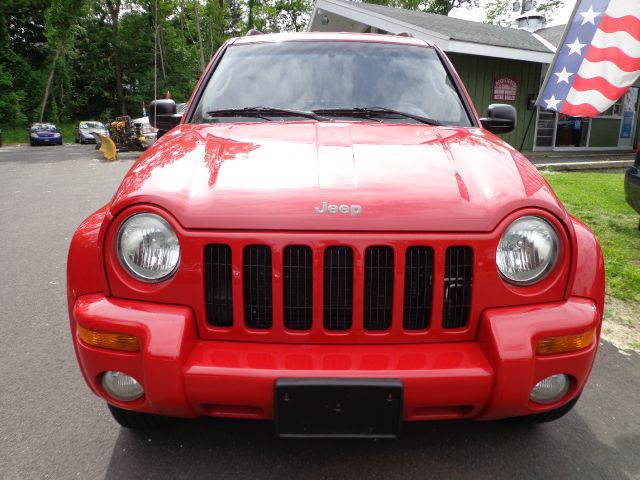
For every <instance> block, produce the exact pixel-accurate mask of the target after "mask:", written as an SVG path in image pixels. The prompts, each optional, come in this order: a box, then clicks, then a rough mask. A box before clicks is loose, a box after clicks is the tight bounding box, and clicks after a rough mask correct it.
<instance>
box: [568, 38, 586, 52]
mask: <svg viewBox="0 0 640 480" xmlns="http://www.w3.org/2000/svg"><path fill="white" fill-rule="evenodd" d="M567 47H569V50H571V51H570V52H569V55H573V54H574V53H577V54H578V55H580V56H582V49H583V48H584V47H586V44H584V43H580V39H579V38H578V37H576V39H575V41H574V42H573V43H567Z"/></svg>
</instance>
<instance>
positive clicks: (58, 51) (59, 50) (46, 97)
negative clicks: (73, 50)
mask: <svg viewBox="0 0 640 480" xmlns="http://www.w3.org/2000/svg"><path fill="white" fill-rule="evenodd" d="M64 44H65V37H64V36H63V37H62V38H61V39H60V41H59V42H58V48H56V54H55V56H54V57H53V63H52V64H51V71H50V72H49V77H48V78H47V85H46V86H45V88H44V96H43V97H42V108H41V109H40V120H39V121H40V122H42V119H43V118H44V111H45V110H46V108H47V102H48V101H49V94H50V93H51V84H52V83H53V74H54V73H55V71H56V65H57V63H58V59H59V58H60V55H62V52H63V51H64Z"/></svg>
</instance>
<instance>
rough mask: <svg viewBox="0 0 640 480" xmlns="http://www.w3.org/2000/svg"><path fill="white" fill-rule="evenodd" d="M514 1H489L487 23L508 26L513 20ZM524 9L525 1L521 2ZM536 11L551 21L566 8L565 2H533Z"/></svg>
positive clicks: (544, 0)
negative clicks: (559, 11)
mask: <svg viewBox="0 0 640 480" xmlns="http://www.w3.org/2000/svg"><path fill="white" fill-rule="evenodd" d="M512 4H513V1H512V0H489V2H487V5H486V7H485V22H486V23H493V24H494V25H502V26H508V25H510V24H511V20H512V10H511V5H512ZM521 5H522V6H523V8H524V0H522V1H521ZM533 6H534V7H535V9H536V10H537V11H538V12H540V13H542V14H544V15H545V16H546V17H547V19H550V18H551V17H553V15H555V14H556V13H557V11H558V10H559V9H561V8H562V7H563V6H564V0H541V1H539V2H535V1H534V2H533Z"/></svg>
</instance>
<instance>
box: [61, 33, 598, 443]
mask: <svg viewBox="0 0 640 480" xmlns="http://www.w3.org/2000/svg"><path fill="white" fill-rule="evenodd" d="M150 111H151V123H152V124H153V125H155V126H156V127H157V128H159V130H160V132H161V133H162V134H163V135H162V136H161V138H160V139H159V140H158V141H157V142H156V143H155V144H154V145H153V146H152V147H151V148H149V149H148V150H147V151H146V152H145V153H144V154H143V155H142V156H141V157H140V159H139V160H138V162H137V163H136V164H135V165H134V166H133V167H132V168H131V170H130V171H129V173H128V174H127V175H126V177H125V178H124V180H123V182H122V184H121V185H120V187H119V189H118V191H117V192H116V194H115V195H114V196H113V198H112V199H111V201H110V202H109V203H108V204H107V205H105V206H104V207H103V208H101V209H100V210H98V211H97V212H95V213H94V214H93V215H91V216H90V217H89V218H88V219H87V220H85V221H84V222H83V223H82V225H80V227H79V228H78V230H77V232H76V234H75V236H74V237H73V240H72V242H71V248H70V252H69V261H68V299H69V315H70V320H71V333H72V336H73V342H74V346H75V350H76V353H77V358H78V362H79V364H80V369H81V370H82V373H83V374H84V377H85V380H86V382H87V384H88V385H89V387H90V388H91V389H92V390H93V391H94V392H95V393H96V394H97V395H99V396H101V397H102V398H104V399H105V401H106V402H107V403H108V405H109V408H110V410H111V412H112V414H113V416H114V417H115V419H116V420H117V421H118V422H120V423H121V424H122V425H124V426H126V427H147V426H152V425H155V424H158V423H163V422H165V421H166V420H167V419H169V418H171V417H182V418H194V417H200V416H214V417H235V418H251V419H273V421H274V423H275V427H276V431H277V433H278V434H279V435H281V436H376V437H389V436H395V435H396V434H397V433H398V431H399V428H400V425H401V423H402V421H418V420H434V419H437V420H440V419H460V418H471V419H477V420H488V419H498V418H505V417H523V418H526V419H528V420H531V421H535V422H541V421H549V420H553V419H556V418H559V417H560V416H562V415H563V414H565V413H566V412H568V411H569V410H570V409H571V408H572V407H573V405H574V404H575V403H576V401H577V399H578V397H579V396H580V393H581V392H582V390H583V389H584V387H585V384H586V382H587V377H588V376H589V373H590V370H591V367H592V365H593V362H594V358H595V355H596V349H597V346H598V337H599V334H600V325H601V319H602V310H603V299H604V278H603V272H604V268H603V262H602V256H601V252H600V248H599V245H598V242H597V240H596V239H595V237H594V236H593V234H592V233H591V232H590V231H589V229H588V228H587V227H585V226H584V225H583V224H582V223H581V222H580V221H578V220H577V219H575V218H573V217H572V216H570V215H569V214H568V213H567V211H566V210H565V208H564V207H563V205H562V204H561V203H560V202H559V200H558V198H557V197H556V196H555V194H554V192H553V191H552V190H551V188H550V187H549V185H548V184H547V182H546V181H545V180H544V178H543V177H542V176H541V175H540V174H539V173H538V172H537V170H536V169H535V168H534V167H533V166H532V164H531V163H530V162H529V161H528V160H527V159H526V158H525V157H523V156H522V155H521V154H520V153H518V152H517V151H516V150H515V149H513V148H512V147H511V146H510V145H508V144H507V143H505V142H504V141H502V140H501V139H500V138H498V137H496V136H495V135H494V134H493V133H490V132H494V133H501V132H508V131H510V130H512V129H513V128H514V127H515V123H516V113H515V109H514V108H513V107H512V106H509V105H491V106H490V107H489V109H488V114H487V117H486V118H478V115H477V114H476V112H475V110H474V108H473V105H472V104H471V102H470V100H469V97H468V95H467V93H466V91H465V89H464V87H463V85H462V83H461V82H460V79H459V78H458V76H457V75H456V73H455V71H454V69H453V67H452V66H451V63H450V62H449V60H448V59H447V58H446V56H445V55H444V54H443V53H442V51H440V50H439V49H438V48H437V47H435V46H433V45H430V44H429V43H427V42H424V41H422V40H417V39H413V38H407V37H400V36H384V35H364V34H363V35H357V34H356V35H353V34H283V35H256V36H248V37H244V38H236V39H232V40H230V41H228V42H227V43H226V44H224V45H223V46H222V48H221V49H220V50H219V52H218V53H217V54H216V56H215V57H214V58H213V60H212V61H211V64H210V65H209V67H208V69H207V71H206V72H205V73H204V75H203V77H202V79H201V81H200V83H199V85H198V86H197V88H196V89H195V92H194V93H193V96H192V98H191V100H190V102H189V104H188V106H187V108H186V110H185V112H184V113H183V114H182V115H180V114H177V113H175V104H174V103H173V102H172V101H168V100H159V101H157V102H155V103H153V104H152V105H151V107H150Z"/></svg>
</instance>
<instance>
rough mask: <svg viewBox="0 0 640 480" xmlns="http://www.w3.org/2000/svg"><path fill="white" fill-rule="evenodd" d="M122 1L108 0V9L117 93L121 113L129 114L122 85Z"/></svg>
mask: <svg viewBox="0 0 640 480" xmlns="http://www.w3.org/2000/svg"><path fill="white" fill-rule="evenodd" d="M120 2H121V0H113V1H112V0H107V2H106V3H107V9H108V10H109V15H110V16H111V29H112V30H113V61H114V63H115V68H116V94H117V95H118V103H119V104H120V113H121V114H122V115H123V116H124V115H126V114H127V105H126V103H125V101H124V88H123V87H122V76H123V75H122V60H121V58H120V28H119V22H120V19H119V16H120Z"/></svg>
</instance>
